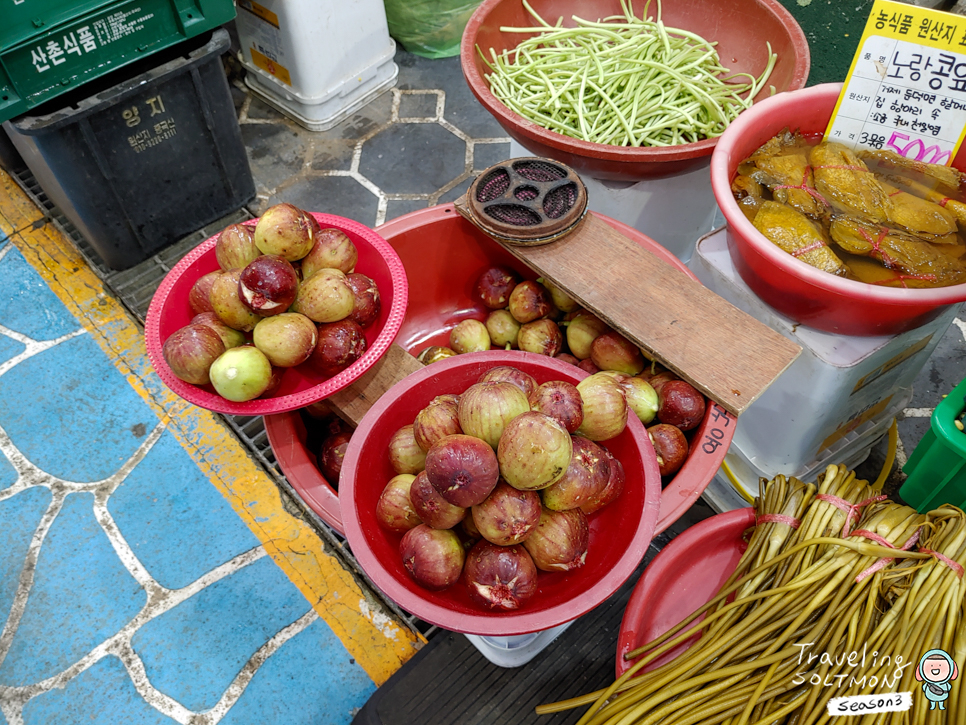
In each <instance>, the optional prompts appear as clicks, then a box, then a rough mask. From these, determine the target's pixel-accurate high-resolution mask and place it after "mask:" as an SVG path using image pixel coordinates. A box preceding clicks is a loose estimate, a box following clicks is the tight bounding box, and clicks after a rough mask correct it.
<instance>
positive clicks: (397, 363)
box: [327, 343, 423, 427]
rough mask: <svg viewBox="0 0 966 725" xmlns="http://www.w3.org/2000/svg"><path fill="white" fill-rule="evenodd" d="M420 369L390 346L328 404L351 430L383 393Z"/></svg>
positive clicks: (414, 360) (413, 361) (394, 347)
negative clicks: (350, 426) (375, 361)
mask: <svg viewBox="0 0 966 725" xmlns="http://www.w3.org/2000/svg"><path fill="white" fill-rule="evenodd" d="M422 367H423V364H422V363H421V362H419V361H418V360H417V359H416V358H414V357H413V356H412V355H410V354H409V353H408V352H406V351H405V350H403V349H402V348H401V347H399V345H396V344H395V343H393V344H392V345H390V346H389V350H388V351H387V352H386V354H385V355H383V356H382V357H381V358H380V359H379V361H378V362H377V363H376V364H375V365H373V366H372V367H371V368H369V369H368V370H367V371H366V372H365V373H364V374H363V375H361V376H360V377H359V379H358V380H356V381H355V382H354V383H352V385H349V386H348V387H345V388H343V389H342V390H340V391H339V392H337V393H335V394H334V395H331V396H329V398H328V399H327V402H328V403H329V404H330V405H331V406H332V408H333V410H335V412H336V413H337V414H338V416H339V417H340V418H342V419H343V420H344V421H346V422H347V423H350V424H351V425H352V426H354V427H355V426H358V425H359V422H360V421H361V420H362V416H364V415H365V414H366V413H367V412H368V411H369V408H371V407H372V405H373V403H375V402H376V401H377V400H378V399H379V398H380V397H381V396H382V395H383V393H385V392H386V391H387V390H389V388H391V387H392V386H393V385H395V384H396V383H398V382H399V381H400V380H402V379H403V378H404V377H406V376H407V375H409V374H410V373H413V372H416V371H417V370H419V369H420V368H422Z"/></svg>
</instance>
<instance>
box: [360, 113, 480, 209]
mask: <svg viewBox="0 0 966 725" xmlns="http://www.w3.org/2000/svg"><path fill="white" fill-rule="evenodd" d="M465 154H466V144H465V143H463V141H462V139H459V138H457V137H456V136H454V135H453V134H451V133H450V132H449V131H447V130H446V129H445V128H443V127H442V126H439V125H437V124H435V123H400V124H395V125H393V126H390V127H389V128H387V129H386V130H385V131H382V132H380V133H378V134H377V135H375V136H374V137H373V138H371V139H369V140H368V141H366V143H365V145H364V146H363V147H362V159H361V162H360V164H359V171H360V172H361V173H362V175H363V176H365V177H366V178H367V179H369V180H370V181H372V182H373V183H374V184H376V186H378V187H379V188H380V189H382V190H383V191H385V192H387V193H390V194H429V193H432V192H434V191H436V190H437V189H439V188H441V187H443V186H445V185H446V184H447V183H448V182H450V181H452V180H453V179H455V178H456V177H457V176H459V175H460V174H461V173H463V170H464V169H465V167H466V163H465Z"/></svg>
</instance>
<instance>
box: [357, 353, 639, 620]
mask: <svg viewBox="0 0 966 725" xmlns="http://www.w3.org/2000/svg"><path fill="white" fill-rule="evenodd" d="M627 411H628V406H627V400H626V396H625V394H624V392H623V389H622V388H621V386H620V384H619V382H618V381H617V379H616V378H614V377H612V376H609V375H604V374H598V375H592V376H590V377H588V378H585V379H584V380H582V381H581V382H580V383H578V384H577V385H573V384H571V383H568V382H565V381H562V380H554V381H548V382H545V383H543V384H542V385H541V384H537V381H536V379H535V378H533V376H531V375H529V374H528V373H526V372H523V371H521V370H519V369H517V368H514V367H510V366H505V365H504V366H498V367H493V368H490V369H489V370H487V371H486V372H485V373H484V374H483V375H482V376H481V377H480V378H479V380H478V381H477V382H476V383H474V384H473V385H471V386H469V387H468V388H467V389H466V390H464V391H462V393H460V394H456V393H448V394H441V395H438V396H436V397H435V398H434V399H433V400H432V401H431V402H430V403H429V404H428V405H427V406H426V407H425V408H423V409H422V410H421V411H420V412H419V413H418V414H417V415H416V418H415V420H414V421H413V422H412V424H411V425H406V426H403V427H402V428H400V429H399V430H398V431H396V432H395V433H394V434H393V436H392V438H391V440H390V441H389V450H388V456H389V461H390V463H391V464H392V468H393V470H394V471H395V472H396V475H395V476H394V477H393V478H392V479H391V480H390V481H389V482H388V483H387V484H386V486H385V489H384V490H383V492H382V494H381V495H380V497H379V499H378V502H377V504H376V511H375V514H376V518H377V520H378V521H379V523H380V525H381V526H383V527H384V528H385V529H387V530H388V531H390V532H393V533H395V534H400V535H401V540H400V542H399V554H400V556H401V558H402V562H403V566H404V567H405V569H406V571H407V572H408V573H409V575H410V576H411V577H412V579H413V580H414V581H415V582H416V583H417V584H419V585H420V586H422V587H425V588H426V589H429V590H434V591H438V590H442V589H446V588H448V587H450V586H453V585H455V584H457V582H459V581H460V580H462V586H465V587H466V588H467V591H468V593H469V597H470V599H471V600H472V601H474V602H476V603H478V604H479V605H481V606H482V607H483V608H486V609H490V610H498V611H504V610H514V609H517V608H519V607H521V606H523V605H524V604H525V603H526V602H527V601H528V600H529V599H530V598H531V597H533V596H534V594H535V592H536V590H537V586H538V572H558V571H559V572H566V571H572V570H575V569H578V568H580V567H582V566H584V565H585V563H586V562H587V557H588V556H593V553H592V552H590V553H588V550H589V548H590V543H591V542H590V534H589V527H588V517H591V516H593V515H594V513H595V512H597V511H598V510H600V509H602V508H603V507H604V506H607V505H608V504H610V503H612V502H613V501H614V500H615V499H617V498H618V497H619V496H620V494H621V492H622V491H623V489H624V468H623V466H622V464H621V462H620V461H619V460H617V458H615V457H614V456H613V455H611V453H610V452H609V451H608V450H607V448H605V447H604V446H603V445H602V442H603V441H606V440H609V439H611V438H614V437H615V436H618V435H620V434H621V433H622V432H623V430H624V427H625V426H626V423H627V415H628V413H627Z"/></svg>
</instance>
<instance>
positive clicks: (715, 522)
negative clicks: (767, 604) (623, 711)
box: [617, 508, 755, 677]
mask: <svg viewBox="0 0 966 725" xmlns="http://www.w3.org/2000/svg"><path fill="white" fill-rule="evenodd" d="M754 523H755V511H754V509H752V508H744V509H738V510H736V511H729V512H728V513H724V514H718V515H717V516H712V517H711V518H709V519H705V520H704V521H702V522H700V523H698V524H695V525H694V526H692V527H690V528H689V529H687V530H686V531H685V532H684V533H682V534H680V535H679V536H677V537H675V538H674V539H673V540H672V541H671V543H670V544H668V545H667V546H666V547H664V549H663V550H662V551H661V553H660V554H658V555H657V556H655V557H654V560H653V561H651V563H650V564H648V565H647V568H646V569H644V573H643V574H642V575H641V578H640V580H639V581H638V582H637V585H636V586H635V587H634V591H633V593H632V594H631V598H630V600H628V602H627V608H626V609H625V610H624V618H623V619H622V620H621V628H620V632H619V633H618V636H617V676H618V677H620V676H621V675H623V674H624V673H625V672H626V671H627V670H629V669H630V668H631V666H632V665H633V664H634V660H626V659H624V655H625V654H627V653H628V652H632V651H633V650H635V649H637V648H638V647H641V646H643V645H645V644H647V643H648V642H650V641H652V640H654V639H656V638H657V637H660V636H661V635H662V634H664V633H665V632H667V631H668V630H669V629H671V627H673V626H674V625H676V624H678V623H679V622H681V621H683V620H684V619H685V618H687V617H688V616H689V615H690V614H691V613H692V612H694V611H696V610H698V609H700V608H701V607H702V606H704V605H705V604H707V603H708V602H709V601H711V599H713V598H714V596H715V595H716V594H717V593H718V590H720V589H721V586H722V585H723V584H724V583H725V581H726V580H727V579H728V577H729V576H731V574H732V572H733V571H734V570H735V567H737V566H738V561H739V560H740V559H741V555H742V554H743V553H744V551H745V549H746V548H747V545H746V543H745V541H744V540H743V539H742V535H743V534H744V532H745V531H746V530H747V529H748V528H749V527H750V526H753V525H754ZM693 641H694V640H688V641H685V642H682V643H681V644H680V645H678V646H677V647H675V648H674V649H672V650H669V651H668V652H666V653H664V654H663V655H661V656H660V657H659V658H657V659H656V660H654V662H650V663H648V664H647V665H646V666H645V667H644V671H648V670H652V669H655V668H657V667H660V666H661V665H663V664H664V663H666V662H669V661H671V660H672V659H674V658H675V657H677V656H678V655H679V654H681V652H683V651H684V650H686V649H687V648H688V647H689V646H690V645H691V644H692V643H693Z"/></svg>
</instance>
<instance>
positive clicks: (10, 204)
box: [0, 169, 44, 237]
mask: <svg viewBox="0 0 966 725" xmlns="http://www.w3.org/2000/svg"><path fill="white" fill-rule="evenodd" d="M43 218H44V214H43V212H42V211H41V210H40V209H38V208H37V205H36V204H34V203H33V202H32V201H31V200H30V197H28V196H27V195H26V194H24V193H23V191H21V189H20V187H19V186H17V182H16V181H14V180H13V179H11V178H10V176H8V175H7V173H6V172H5V171H3V169H0V232H3V233H4V234H6V235H7V236H8V237H9V236H12V235H13V234H14V233H16V232H19V231H20V230H21V229H24V228H26V227H29V226H30V225H32V224H33V223H34V222H39V220H41V219H43Z"/></svg>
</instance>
